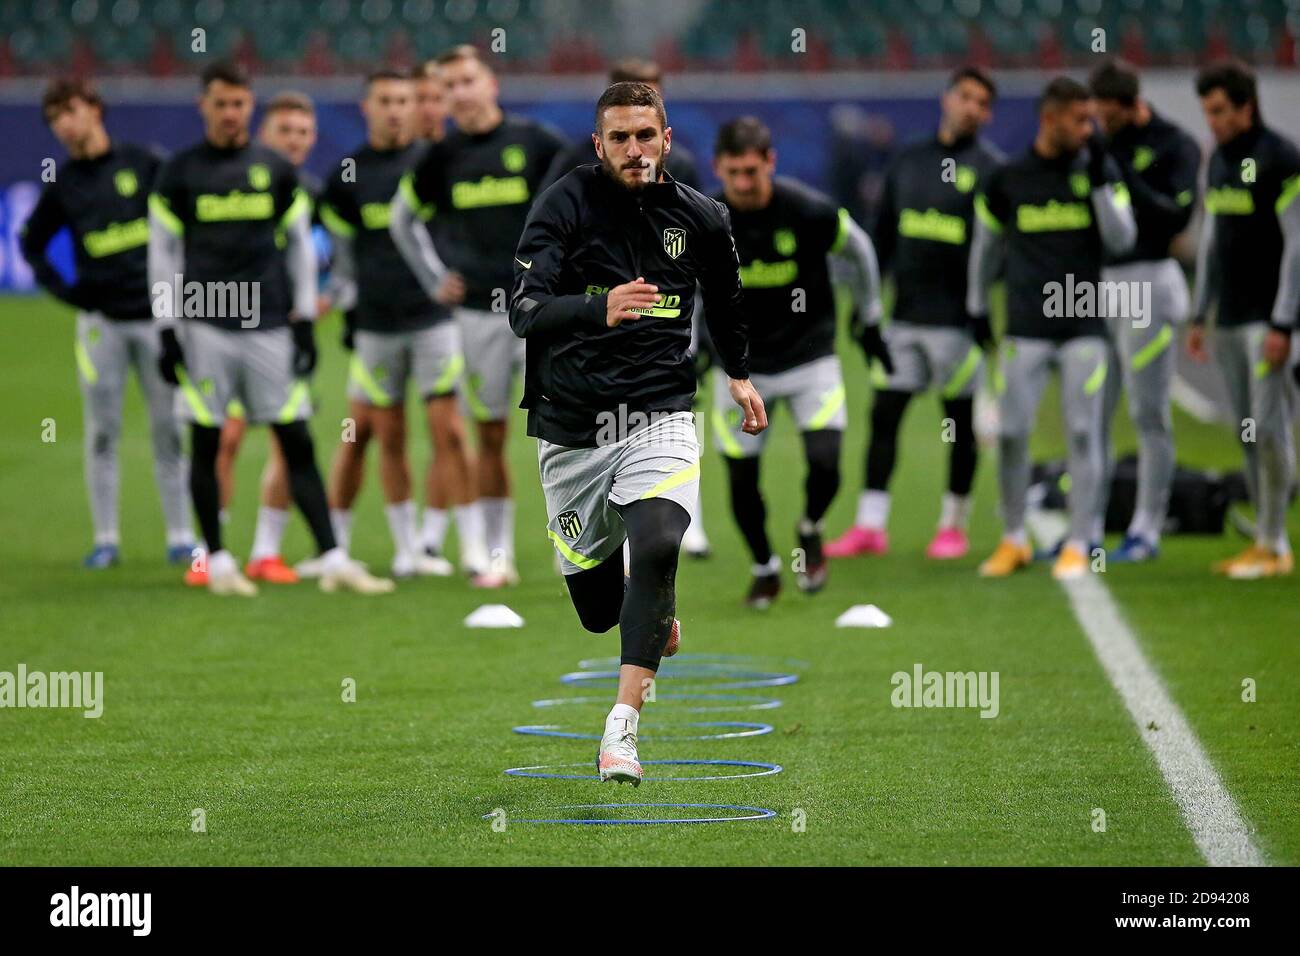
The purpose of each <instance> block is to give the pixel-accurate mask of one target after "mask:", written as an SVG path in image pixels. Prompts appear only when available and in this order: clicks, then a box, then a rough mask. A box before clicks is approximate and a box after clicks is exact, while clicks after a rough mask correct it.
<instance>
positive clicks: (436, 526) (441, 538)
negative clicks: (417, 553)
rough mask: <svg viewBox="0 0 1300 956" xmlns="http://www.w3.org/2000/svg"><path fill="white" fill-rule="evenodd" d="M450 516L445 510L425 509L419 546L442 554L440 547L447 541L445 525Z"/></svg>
mask: <svg viewBox="0 0 1300 956" xmlns="http://www.w3.org/2000/svg"><path fill="white" fill-rule="evenodd" d="M450 521H451V515H449V514H447V509H446V508H425V509H424V526H423V527H422V528H421V529H420V544H421V545H423V546H424V547H425V548H429V549H431V550H432V551H434V552H436V553H438V554H442V546H443V544H444V543H445V542H446V540H447V525H448V523H449V522H450Z"/></svg>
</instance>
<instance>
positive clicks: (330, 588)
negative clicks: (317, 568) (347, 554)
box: [320, 559, 397, 594]
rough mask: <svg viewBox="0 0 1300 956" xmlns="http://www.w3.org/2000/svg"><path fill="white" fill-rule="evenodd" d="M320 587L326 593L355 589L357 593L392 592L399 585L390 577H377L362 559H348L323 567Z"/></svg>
mask: <svg viewBox="0 0 1300 956" xmlns="http://www.w3.org/2000/svg"><path fill="white" fill-rule="evenodd" d="M320 589H321V590H322V591H324V592H325V593H326V594H333V593H334V592H336V591H353V592H355V593H357V594H391V593H392V592H393V591H395V590H397V585H396V584H394V583H393V582H392V581H390V580H389V579H388V578H377V577H375V576H374V575H373V574H371V573H370V572H369V571H367V570H366V568H365V565H363V564H362V563H361V562H360V561H353V560H351V559H347V560H345V561H342V562H340V563H337V564H334V566H333V567H326V568H324V569H322V571H321V576H320Z"/></svg>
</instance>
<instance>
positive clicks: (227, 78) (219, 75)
mask: <svg viewBox="0 0 1300 956" xmlns="http://www.w3.org/2000/svg"><path fill="white" fill-rule="evenodd" d="M218 80H220V81H221V82H222V83H228V84H230V85H231V86H242V87H244V88H245V89H250V88H252V85H253V81H252V80H251V79H250V78H249V76H248V71H247V70H245V69H244V68H243V67H242V66H240V65H239V64H238V63H236V62H235V61H234V60H217V61H216V62H214V63H209V64H208V65H207V66H205V67H204V68H203V72H202V73H200V74H199V85H200V86H201V87H202V88H203V89H204V90H207V88H208V87H209V86H211V85H212V84H213V83H216V82H217V81H218Z"/></svg>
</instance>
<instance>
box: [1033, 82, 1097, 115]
mask: <svg viewBox="0 0 1300 956" xmlns="http://www.w3.org/2000/svg"><path fill="white" fill-rule="evenodd" d="M1089 98H1090V97H1089V96H1088V88H1087V87H1086V86H1084V85H1083V84H1082V83H1080V82H1079V81H1078V80H1072V79H1070V77H1068V76H1058V77H1056V79H1054V80H1052V81H1051V82H1050V83H1048V84H1047V85H1046V86H1045V87H1043V92H1042V93H1041V94H1040V95H1039V97H1038V109H1039V110H1040V111H1042V110H1045V109H1054V110H1057V109H1060V108H1061V107H1063V106H1068V105H1069V104H1071V103H1078V102H1079V101H1081V100H1086V99H1089Z"/></svg>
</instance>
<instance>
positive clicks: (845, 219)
mask: <svg viewBox="0 0 1300 956" xmlns="http://www.w3.org/2000/svg"><path fill="white" fill-rule="evenodd" d="M838 218H839V226H838V228H837V229H836V232H835V241H834V242H832V243H831V252H839V251H840V250H841V249H843V248H844V243H846V242H848V239H849V229H850V227H851V226H852V225H853V217H852V216H850V215H849V211H848V210H847V209H845V208H843V207H841V208H840V211H839V217H838Z"/></svg>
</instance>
